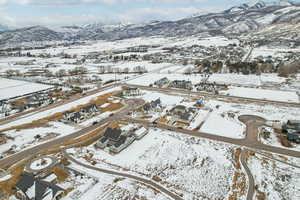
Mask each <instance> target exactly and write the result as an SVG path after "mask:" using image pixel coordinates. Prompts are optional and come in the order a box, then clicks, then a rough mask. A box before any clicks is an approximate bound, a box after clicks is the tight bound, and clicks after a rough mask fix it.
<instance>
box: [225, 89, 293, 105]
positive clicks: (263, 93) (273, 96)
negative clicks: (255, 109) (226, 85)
mask: <svg viewBox="0 0 300 200" xmlns="http://www.w3.org/2000/svg"><path fill="white" fill-rule="evenodd" d="M221 94H225V95H230V96H237V97H245V98H254V99H266V100H270V101H282V102H292V103H299V96H298V95H297V93H296V92H289V91H278V90H266V89H257V88H242V87H231V88H230V89H229V90H226V91H222V92H221Z"/></svg>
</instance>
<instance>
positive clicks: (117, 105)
mask: <svg viewBox="0 0 300 200" xmlns="http://www.w3.org/2000/svg"><path fill="white" fill-rule="evenodd" d="M123 106H124V105H123V104H121V103H111V104H110V105H109V106H107V107H106V108H103V109H102V112H107V111H116V110H119V109H121V108H122V107H123Z"/></svg>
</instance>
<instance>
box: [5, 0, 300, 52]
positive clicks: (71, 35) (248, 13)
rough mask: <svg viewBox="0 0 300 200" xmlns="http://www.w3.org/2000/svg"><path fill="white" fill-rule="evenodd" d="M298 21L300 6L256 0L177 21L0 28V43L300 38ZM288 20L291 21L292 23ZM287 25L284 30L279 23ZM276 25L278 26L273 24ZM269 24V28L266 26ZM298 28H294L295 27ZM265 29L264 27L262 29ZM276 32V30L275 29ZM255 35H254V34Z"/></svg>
mask: <svg viewBox="0 0 300 200" xmlns="http://www.w3.org/2000/svg"><path fill="white" fill-rule="evenodd" d="M299 22H300V6H299V5H295V4H293V3H290V2H288V1H284V2H283V1H280V2H279V3H276V4H274V3H273V4H268V3H265V2H263V1H257V2H254V3H251V4H243V5H240V6H236V7H232V8H230V9H228V10H225V11H223V12H220V13H209V14H202V15H196V16H192V17H188V18H184V19H181V20H177V21H152V22H150V23H144V24H117V25H104V24H101V23H91V24H86V25H82V26H64V27H61V28H59V29H50V28H47V27H43V26H33V27H28V28H21V29H16V30H8V31H6V30H5V29H4V31H2V32H0V47H6V46H14V45H15V46H17V45H20V44H22V43H25V42H27V43H30V42H33V43H34V42H43V41H64V40H67V41H79V40H100V39H101V40H102V39H103V40H117V39H126V38H133V37H148V36H172V37H178V36H181V37H182V36H191V35H201V34H203V35H212V36H215V35H225V36H232V35H241V34H252V35H255V33H257V34H259V33H264V34H266V33H268V35H269V36H270V37H271V36H272V32H270V31H269V32H268V31H266V30H269V29H270V27H271V30H273V31H274V33H276V34H274V35H281V36H282V34H281V33H284V35H286V36H289V34H288V33H289V32H291V33H293V37H292V38H293V39H294V40H299V41H300V35H299V33H297V31H298V28H297V27H298V26H297V25H298V24H299ZM291 24H294V25H293V26H291ZM285 25H286V27H287V28H288V29H286V30H283V29H282V27H284V26H285ZM276 27H278V29H277V28H276ZM268 28H269V29H268ZM295 28H297V30H295ZM264 29H265V31H264ZM0 31H1V26H0ZM278 32H279V33H278ZM256 36H257V35H256Z"/></svg>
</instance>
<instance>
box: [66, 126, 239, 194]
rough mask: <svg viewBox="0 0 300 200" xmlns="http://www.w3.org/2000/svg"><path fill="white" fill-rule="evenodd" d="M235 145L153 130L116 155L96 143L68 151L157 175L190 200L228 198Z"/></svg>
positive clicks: (99, 163)
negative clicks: (87, 153)
mask: <svg viewBox="0 0 300 200" xmlns="http://www.w3.org/2000/svg"><path fill="white" fill-rule="evenodd" d="M232 148H233V146H230V145H225V144H222V143H216V142H212V141H209V140H202V139H198V138H195V137H189V136H184V135H181V134H176V133H172V132H168V131H162V130H158V129H150V131H149V133H148V134H147V135H146V136H145V137H144V138H143V139H142V140H139V141H135V142H134V143H133V144H131V145H130V146H129V147H128V148H126V149H125V150H123V151H122V152H121V153H119V154H117V155H110V154H109V153H107V152H105V151H102V150H96V149H94V147H93V146H89V147H87V148H83V149H80V150H79V149H70V150H68V151H69V152H70V153H74V156H76V157H77V158H80V160H81V161H82V162H87V161H85V160H84V159H83V158H82V157H83V156H84V155H85V153H86V152H89V154H92V155H93V157H92V160H95V161H97V162H98V163H97V164H96V166H98V167H104V168H107V167H111V166H112V165H113V167H114V168H116V166H118V167H119V169H128V170H130V171H131V172H132V173H135V174H139V175H143V176H147V177H153V176H157V177H159V178H161V179H162V182H161V184H163V185H164V186H166V187H167V188H169V189H170V190H171V191H176V192H177V193H181V194H183V198H184V199H188V200H189V199H195V198H196V199H202V198H204V199H220V198H221V199H226V198H227V196H228V194H229V192H230V185H231V181H232V175H233V172H234V167H233V165H232V162H231V150H232ZM128 155H130V156H128ZM127 173H128V172H127Z"/></svg>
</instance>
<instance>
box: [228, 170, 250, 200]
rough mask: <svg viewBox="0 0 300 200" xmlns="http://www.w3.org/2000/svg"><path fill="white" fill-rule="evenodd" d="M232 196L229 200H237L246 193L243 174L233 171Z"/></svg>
mask: <svg viewBox="0 0 300 200" xmlns="http://www.w3.org/2000/svg"><path fill="white" fill-rule="evenodd" d="M232 181H233V185H232V191H233V192H232V194H230V196H229V198H228V199H229V200H235V199H238V198H239V197H240V196H242V195H244V194H245V193H246V177H245V174H244V173H241V172H238V171H235V172H234V176H233V180H232Z"/></svg>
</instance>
